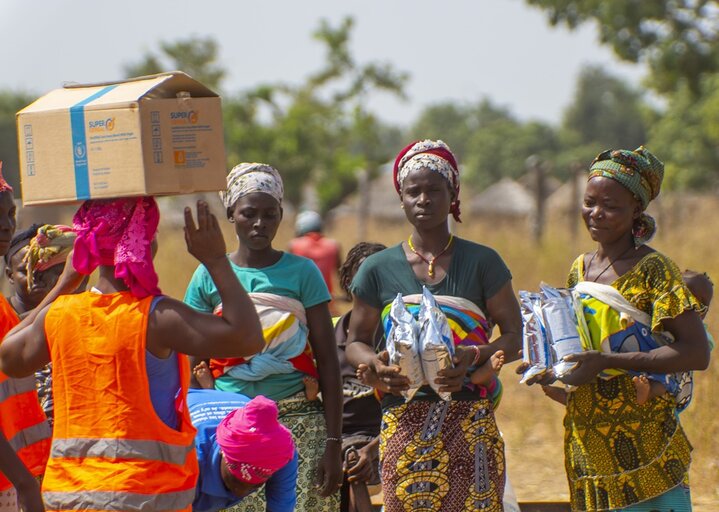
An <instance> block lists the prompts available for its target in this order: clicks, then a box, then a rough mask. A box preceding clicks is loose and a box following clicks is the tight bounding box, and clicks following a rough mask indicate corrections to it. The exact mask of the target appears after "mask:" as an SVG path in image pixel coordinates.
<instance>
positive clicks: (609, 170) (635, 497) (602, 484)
mask: <svg viewBox="0 0 719 512" xmlns="http://www.w3.org/2000/svg"><path fill="white" fill-rule="evenodd" d="M663 174H664V165H663V164H662V163H661V162H660V161H659V160H658V159H657V158H656V157H655V156H654V155H652V154H651V153H650V152H649V151H647V150H646V149H645V148H643V147H640V148H638V149H637V150H635V151H628V150H614V151H605V152H603V153H601V154H600V155H599V156H597V158H596V159H595V160H594V161H593V162H592V164H591V166H590V173H589V181H588V183H587V190H586V193H585V195H584V205H583V208H582V216H583V218H584V222H585V224H586V227H587V229H588V230H589V233H590V235H591V237H592V240H594V241H595V242H597V248H596V250H595V251H594V252H592V253H587V254H583V255H581V256H579V257H578V258H577V260H576V261H575V262H574V264H573V265H572V268H571V270H570V273H569V278H568V286H574V285H575V284H576V283H577V282H579V281H593V282H597V283H602V284H605V285H610V286H612V287H613V288H615V289H616V290H617V291H618V292H619V293H621V295H622V296H623V297H624V298H625V299H627V300H628V301H629V302H630V303H631V304H633V305H634V306H635V307H636V308H638V309H640V310H641V311H643V312H645V313H646V314H647V315H649V316H650V317H651V328H652V330H653V331H669V332H670V333H671V334H672V335H673V336H674V340H675V341H674V342H673V343H672V344H671V345H667V346H663V347H660V348H657V349H654V350H651V351H649V352H630V353H603V352H598V351H589V352H584V353H582V354H577V355H575V356H571V357H570V358H567V360H574V361H578V362H579V363H580V364H579V366H578V367H577V368H576V369H575V370H574V371H573V372H572V374H570V376H569V377H568V378H565V379H563V380H564V381H565V382H567V383H569V384H574V385H577V386H578V388H577V389H576V390H575V391H574V392H573V393H570V395H569V398H568V402H567V412H566V416H565V419H564V426H565V466H566V470H567V477H568V479H569V486H570V493H571V501H572V509H573V510H577V511H583V510H587V511H603V510H612V511H614V510H621V511H624V512H629V511H631V512H640V511H654V510H661V511H665V510H667V511H668V510H672V511H674V512H684V511H690V510H691V497H690V494H689V485H688V484H689V482H688V471H689V463H690V459H691V450H692V447H691V445H690V443H689V441H688V439H687V437H686V435H685V433H684V430H683V429H682V427H681V424H680V422H679V418H678V415H677V412H676V402H675V399H674V397H673V396H671V395H670V394H668V393H667V394H664V395H663V396H659V397H656V398H653V399H652V400H649V401H648V402H646V403H644V404H642V405H639V404H638V403H637V393H636V389H635V387H634V385H633V383H632V378H631V376H630V375H628V374H622V375H619V376H616V377H613V378H610V379H602V378H598V377H597V375H598V374H599V372H601V371H602V370H606V369H610V368H616V369H620V370H628V371H635V372H647V373H672V372H681V371H691V370H704V369H706V368H707V366H708V364H709V343H708V341H707V336H706V333H705V330H704V328H703V325H702V322H701V318H700V315H699V313H700V312H701V311H702V306H701V305H700V303H699V302H698V301H697V300H696V299H695V297H694V296H693V295H692V294H691V292H690V291H689V290H688V289H687V287H686V285H685V284H684V282H683V281H682V276H681V273H680V271H679V269H678V267H677V266H676V264H675V263H674V262H673V261H672V260H671V259H669V258H668V257H666V256H665V255H663V254H661V253H659V252H657V251H655V250H654V249H652V248H651V247H649V246H648V245H646V242H647V241H648V240H649V239H650V238H651V236H652V235H653V234H654V231H655V230H656V225H655V223H654V220H653V219H652V218H651V217H650V216H648V215H647V214H646V213H644V210H645V209H646V207H647V205H648V204H649V202H650V201H651V200H652V199H654V198H655V197H656V196H657V195H658V194H659V189H660V186H661V182H662V178H663Z"/></svg>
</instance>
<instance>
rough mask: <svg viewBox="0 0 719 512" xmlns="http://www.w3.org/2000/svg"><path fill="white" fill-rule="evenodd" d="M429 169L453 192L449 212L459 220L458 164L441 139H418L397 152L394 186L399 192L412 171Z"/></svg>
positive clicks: (399, 192)
mask: <svg viewBox="0 0 719 512" xmlns="http://www.w3.org/2000/svg"><path fill="white" fill-rule="evenodd" d="M420 169H429V170H431V171H435V172H437V173H439V174H440V175H441V176H442V177H443V178H444V179H445V180H447V183H449V186H450V188H451V189H452V191H453V192H454V201H453V202H452V205H451V206H450V213H451V214H452V216H453V217H454V218H455V220H457V222H461V221H460V220H459V215H460V211H459V166H458V165H457V159H456V158H455V156H454V154H453V153H452V150H451V149H449V146H448V145H447V144H445V143H444V141H441V140H430V139H425V140H418V141H416V142H413V143H411V144H409V145H407V146H406V147H405V148H403V149H402V151H400V152H399V154H398V155H397V158H396V159H395V162H394V173H393V174H394V186H395V189H396V190H397V193H398V194H401V191H402V183H403V182H404V180H405V178H407V176H409V174H410V173H411V172H413V171H418V170H420Z"/></svg>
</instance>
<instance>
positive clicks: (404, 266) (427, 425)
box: [347, 140, 522, 512]
mask: <svg viewBox="0 0 719 512" xmlns="http://www.w3.org/2000/svg"><path fill="white" fill-rule="evenodd" d="M394 185H395V188H396V189H397V193H398V194H399V197H400V207H401V208H403V209H404V212H405V215H406V216H407V220H408V221H409V223H410V225H411V228H412V229H411V232H410V234H409V236H408V238H407V240H406V241H403V242H401V243H399V244H397V245H395V246H393V247H390V248H388V249H386V250H384V251H381V252H379V253H377V254H374V255H372V256H370V257H368V258H367V260H366V261H365V262H364V264H363V265H362V267H360V269H359V272H358V273H357V275H356V276H355V278H354V280H353V282H352V293H353V295H354V305H353V309H352V319H351V321H350V328H349V341H350V343H349V345H348V347H347V357H348V359H349V360H350V362H351V363H353V364H354V365H355V366H356V367H358V368H360V369H362V370H366V371H368V372H369V373H370V374H371V375H372V381H374V382H376V384H375V387H377V388H378V389H380V390H381V391H384V392H385V393H386V394H385V396H384V398H383V400H382V409H383V428H382V432H381V443H380V447H381V454H380V458H381V474H382V486H383V491H384V496H385V510H387V511H388V512H394V511H404V510H414V509H424V510H443V511H448V512H452V511H464V510H480V509H481V510H487V511H495V510H496V511H500V510H503V506H502V497H503V493H504V482H505V463H504V444H503V442H502V439H501V437H500V434H499V431H498V429H497V425H496V424H495V420H494V407H495V405H496V403H497V402H498V399H499V395H500V390H501V386H500V385H499V382H498V380H497V379H493V380H492V381H491V383H490V384H489V385H486V386H473V385H472V383H471V381H470V378H469V376H470V374H471V372H472V371H473V370H474V369H475V368H476V367H478V366H479V365H481V364H482V363H484V362H486V361H487V360H488V359H490V357H492V355H493V354H495V353H499V351H500V350H501V351H503V352H504V353H505V354H517V353H518V350H519V345H520V337H521V330H522V322H521V317H520V312H519V306H518V304H517V301H516V299H515V296H514V291H513V289H512V281H511V279H512V276H511V274H510V272H509V269H507V267H506V265H505V264H504V262H503V261H502V259H501V258H500V256H499V255H498V254H497V253H496V252H495V251H494V250H492V249H490V248H489V247H486V246H483V245H479V244H476V243H474V242H470V241H468V240H463V239H461V238H458V237H456V236H454V235H453V234H452V233H451V232H450V230H449V226H448V223H447V217H448V215H449V214H452V216H453V217H454V219H455V220H456V221H457V222H460V209H459V167H458V165H457V161H456V159H455V157H454V155H453V154H452V152H451V151H450V149H449V147H448V146H447V145H446V144H445V143H444V142H442V141H432V140H424V141H419V142H415V143H412V144H410V145H409V146H407V147H406V148H404V149H403V150H402V151H401V152H400V154H399V155H398V156H397V159H396V161H395V166H394ZM423 286H426V287H427V288H428V289H429V290H430V291H431V292H432V293H433V294H434V296H435V298H436V299H437V302H438V304H439V305H440V307H441V308H442V310H443V311H444V312H445V314H446V315H447V316H448V318H449V319H450V325H452V327H453V331H454V332H453V334H454V343H455V360H454V368H450V369H446V370H443V371H441V372H440V376H439V378H438V379H437V380H436V384H438V385H440V386H441V387H440V389H439V391H440V392H441V393H445V392H451V393H452V398H451V400H449V401H444V400H441V399H440V397H439V395H437V394H436V393H435V392H434V391H432V389H431V388H430V387H429V386H424V387H422V388H420V390H419V391H418V392H417V393H416V395H415V396H414V398H413V399H412V400H411V401H409V402H407V403H405V401H404V399H403V398H402V397H401V396H399V394H400V392H401V391H403V390H406V389H407V388H408V380H407V378H406V377H404V376H401V375H399V367H397V366H393V365H388V364H387V359H386V358H385V357H384V356H383V355H378V354H376V353H375V352H374V350H373V349H372V345H371V342H372V340H373V334H374V330H375V328H376V325H377V323H378V322H380V320H381V319H383V318H384V317H385V316H386V313H387V310H388V308H389V305H390V304H391V302H392V300H393V299H394V298H395V297H396V295H397V293H401V294H402V295H403V296H405V303H407V304H410V305H411V304H413V303H414V304H416V302H413V301H416V298H414V299H413V297H416V295H417V294H419V293H421V292H422V287H423ZM412 309H413V308H412V306H410V311H412ZM493 325H498V326H499V329H500V332H501V335H500V336H499V337H498V338H497V339H496V340H495V341H494V342H492V343H489V342H488V340H489V339H490V337H491V331H492V326H493ZM509 359H510V360H511V359H512V358H509Z"/></svg>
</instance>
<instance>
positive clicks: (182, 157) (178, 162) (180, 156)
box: [175, 149, 185, 165]
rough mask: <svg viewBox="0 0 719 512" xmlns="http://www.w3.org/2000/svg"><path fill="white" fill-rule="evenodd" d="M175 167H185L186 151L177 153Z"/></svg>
mask: <svg viewBox="0 0 719 512" xmlns="http://www.w3.org/2000/svg"><path fill="white" fill-rule="evenodd" d="M175 165H185V151H184V150H182V149H181V150H179V151H175Z"/></svg>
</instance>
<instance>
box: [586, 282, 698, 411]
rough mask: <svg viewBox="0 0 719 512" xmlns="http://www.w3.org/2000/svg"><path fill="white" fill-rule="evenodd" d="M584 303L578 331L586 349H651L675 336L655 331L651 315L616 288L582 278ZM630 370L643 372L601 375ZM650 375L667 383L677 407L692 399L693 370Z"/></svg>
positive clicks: (638, 373) (644, 350) (663, 383)
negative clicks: (652, 327) (638, 307)
mask: <svg viewBox="0 0 719 512" xmlns="http://www.w3.org/2000/svg"><path fill="white" fill-rule="evenodd" d="M574 291H575V292H577V293H578V294H579V299H580V301H581V303H582V306H583V312H584V321H585V322H584V324H585V325H581V324H582V322H581V321H580V325H579V331H580V335H581V337H582V341H583V343H584V344H585V348H586V349H587V350H599V351H601V352H614V353H625V352H649V351H650V350H653V349H655V348H659V347H661V346H665V345H669V344H671V343H673V342H674V338H673V337H672V335H671V334H670V333H668V332H665V331H664V332H652V329H651V327H650V326H651V317H650V316H649V315H648V314H647V313H645V312H643V311H641V310H639V309H637V308H636V307H635V306H633V305H632V304H631V303H630V302H629V301H628V300H627V299H625V298H624V296H622V294H621V293H619V291H618V290H616V289H615V288H613V287H611V286H609V285H605V284H600V283H594V282H590V281H580V282H579V283H577V285H576V286H575V287H574ZM626 373H629V374H630V375H640V374H641V373H642V372H634V371H625V370H619V369H614V368H612V369H608V370H604V371H603V372H602V374H601V375H600V376H601V377H603V378H606V379H609V378H612V377H614V376H617V375H622V374H626ZM647 378H649V379H650V380H653V381H656V382H659V383H661V384H662V385H664V387H665V388H666V390H667V392H668V393H669V394H670V395H672V396H673V397H674V398H675V399H676V402H677V410H678V411H682V410H684V409H685V408H686V407H687V406H688V405H689V402H690V401H691V398H692V389H693V387H694V383H693V378H692V372H677V373H669V374H663V373H650V374H647Z"/></svg>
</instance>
